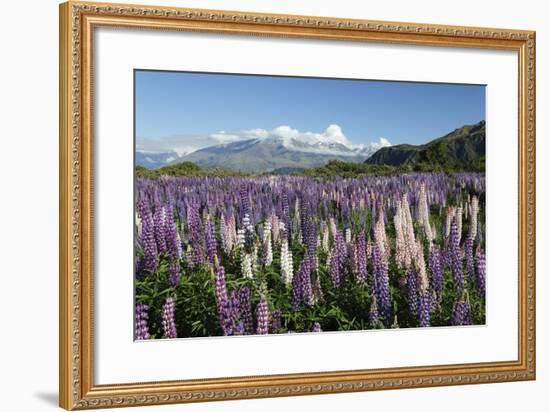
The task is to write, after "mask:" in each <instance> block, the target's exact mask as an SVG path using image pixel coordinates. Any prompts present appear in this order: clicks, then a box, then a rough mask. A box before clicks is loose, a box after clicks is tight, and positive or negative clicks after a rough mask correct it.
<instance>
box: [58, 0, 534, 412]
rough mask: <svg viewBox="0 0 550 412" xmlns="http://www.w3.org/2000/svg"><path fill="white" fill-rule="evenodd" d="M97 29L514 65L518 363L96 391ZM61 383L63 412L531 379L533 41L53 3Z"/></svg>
mask: <svg viewBox="0 0 550 412" xmlns="http://www.w3.org/2000/svg"><path fill="white" fill-rule="evenodd" d="M98 26H116V27H134V28H146V29H161V30H183V31H210V32H218V33H224V34H247V35H260V36H280V37H281V36H282V37H301V38H315V39H337V40H347V41H374V42H392V43H403V44H416V45H433V46H445V47H470V48H487V49H508V50H513V51H515V52H517V54H518V59H519V60H518V61H519V76H518V78H519V96H518V98H519V113H518V116H519V130H518V147H519V169H518V173H519V188H518V191H519V222H520V227H519V230H518V236H519V251H518V259H519V273H518V281H519V307H518V319H519V334H518V343H519V346H518V347H519V351H518V360H517V361H510V362H492V363H477V364H462V365H439V366H429V367H411V368H392V369H381V370H355V371H335V372H321V373H307V374H289V375H269V376H255V377H244V378H215V379H206V380H189V381H173V382H156V383H135V384H121V385H94V384H93V367H92V366H93V362H92V359H93V356H92V354H93V329H92V315H93V307H92V299H91V296H92V293H93V289H92V287H93V282H92V252H93V250H92V239H93V234H92V221H93V197H92V189H93V167H92V156H93V150H92V148H93V145H92V136H93V134H92V127H93V116H92V110H93V107H92V98H91V96H92V93H93V84H92V76H91V74H92V69H93V67H92V64H93V62H92V49H93V43H92V41H93V29H94V27H98ZM59 181H60V209H59V213H60V215H59V217H60V237H59V243H60V244H59V246H60V255H59V259H60V377H59V388H60V389H59V392H60V396H59V403H60V406H62V407H63V408H65V409H69V410H73V409H89V408H103V407H118V406H137V405H159V404H169V403H179V402H200V401H211V400H228V399H245V398H264V397H278V396H294V395H308V394H322V393H338V392H353V391H369V390H382V389H397V388H416V387H431V386H443V385H464V384H474V383H492V382H507V381H518V380H532V379H535V32H532V31H521V30H506V29H489V28H476V27H458V26H442V25H429V24H416V23H395V22H381V21H367V20H352V19H336V18H329V17H307V16H288V15H275V14H253V13H243V12H233V11H213V10H198V9H180V8H168V7H147V6H132V5H121V4H106V3H87V2H73V1H70V2H68V3H64V4H61V5H60V173H59Z"/></svg>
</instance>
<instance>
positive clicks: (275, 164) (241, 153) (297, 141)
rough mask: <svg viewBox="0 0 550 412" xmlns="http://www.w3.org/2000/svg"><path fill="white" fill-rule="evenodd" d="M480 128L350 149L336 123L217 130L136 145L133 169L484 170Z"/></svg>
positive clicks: (482, 123)
mask: <svg viewBox="0 0 550 412" xmlns="http://www.w3.org/2000/svg"><path fill="white" fill-rule="evenodd" d="M485 128H486V126H485V121H483V120H482V121H480V122H479V123H476V124H471V125H465V126H462V127H460V128H458V129H455V130H453V131H452V132H450V133H448V134H446V135H444V136H442V137H440V138H437V139H435V140H432V141H430V142H428V143H425V144H422V145H410V144H399V145H394V146H391V145H390V142H389V141H388V140H386V139H382V138H381V139H380V140H379V142H372V143H370V144H367V145H354V144H352V143H351V142H350V141H349V140H348V139H347V138H346V136H345V135H344V134H343V132H342V130H341V128H340V127H339V126H337V125H331V126H329V127H328V128H327V129H326V130H325V131H324V132H323V133H312V132H299V131H297V130H295V129H292V128H290V127H288V126H280V127H278V128H276V129H273V130H271V131H267V130H264V129H254V130H248V131H244V132H241V133H225V132H219V133H217V134H213V135H209V136H208V137H207V138H205V139H203V140H200V139H197V138H195V137H190V136H186V137H185V138H183V139H181V138H180V139H178V141H177V142H176V141H170V142H167V143H166V144H167V145H169V147H174V148H175V149H174V150H170V151H165V152H162V151H161V152H148V151H143V150H140V146H139V145H138V150H137V151H136V165H137V166H143V167H145V168H147V169H157V170H159V172H162V171H163V170H165V168H170V167H172V166H174V165H178V164H182V163H186V164H191V163H192V164H195V165H197V166H199V167H201V168H203V169H223V170H232V171H235V172H243V173H263V172H269V173H275V174H288V173H301V172H303V171H306V170H309V171H310V172H311V171H313V172H315V171H317V172H323V173H335V171H334V170H333V169H334V168H335V167H336V169H338V170H340V169H342V167H344V166H345V165H346V164H348V165H349V166H345V167H344V169H346V168H347V169H350V170H348V172H350V171H351V172H353V173H360V172H361V173H362V172H365V171H366V170H367V169H368V167H370V168H371V169H372V167H376V169H373V170H375V171H378V172H379V171H380V170H379V169H378V167H379V166H380V167H386V168H390V169H389V170H388V171H387V172H388V173H391V170H399V171H400V172H407V171H447V172H452V171H460V170H484V168H485ZM201 145H202V147H201ZM142 146H145V147H147V145H142ZM327 164H331V165H332V166H331V168H329V169H330V170H329V169H327V170H325V169H323V167H325V165H327ZM360 164H364V165H365V166H367V169H365V170H363V169H364V168H361V167H359V166H353V165H360ZM321 169H322V170H321ZM347 169H346V170H347ZM368 170H369V171H370V169H368ZM384 170H385V169H384ZM340 171H341V170H340ZM351 172H350V173H351ZM315 173H316V172H315ZM338 173H339V172H338Z"/></svg>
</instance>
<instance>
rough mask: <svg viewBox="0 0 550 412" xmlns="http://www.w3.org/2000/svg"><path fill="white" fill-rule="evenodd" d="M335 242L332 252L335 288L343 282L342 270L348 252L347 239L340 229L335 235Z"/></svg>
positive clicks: (331, 262) (331, 273) (332, 278)
mask: <svg viewBox="0 0 550 412" xmlns="http://www.w3.org/2000/svg"><path fill="white" fill-rule="evenodd" d="M334 240H335V244H334V247H333V248H332V251H331V254H330V279H331V281H332V286H333V287H334V288H339V287H340V285H341V284H342V272H343V270H344V266H345V263H346V261H345V259H346V254H347V248H346V241H345V240H344V236H342V233H341V232H340V231H339V230H336V233H335V236H334Z"/></svg>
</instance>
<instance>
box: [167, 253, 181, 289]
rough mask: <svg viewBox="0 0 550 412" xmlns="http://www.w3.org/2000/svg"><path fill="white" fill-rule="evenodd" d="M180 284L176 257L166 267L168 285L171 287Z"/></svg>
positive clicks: (178, 265)
mask: <svg viewBox="0 0 550 412" xmlns="http://www.w3.org/2000/svg"><path fill="white" fill-rule="evenodd" d="M179 284H180V264H179V261H178V260H176V259H172V261H171V262H170V266H169V267H168V285H169V286H170V287H172V288H175V287H177V286H178V285H179Z"/></svg>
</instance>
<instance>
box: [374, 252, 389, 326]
mask: <svg viewBox="0 0 550 412" xmlns="http://www.w3.org/2000/svg"><path fill="white" fill-rule="evenodd" d="M372 264H373V274H374V278H375V279H376V281H375V284H376V300H377V303H378V307H379V310H380V315H381V316H382V318H383V320H384V324H385V325H386V326H389V323H390V322H391V302H390V281H389V277H388V267H387V264H386V263H385V262H383V261H382V256H381V253H380V250H379V249H378V245H377V244H376V243H375V244H374V245H373V247H372Z"/></svg>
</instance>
